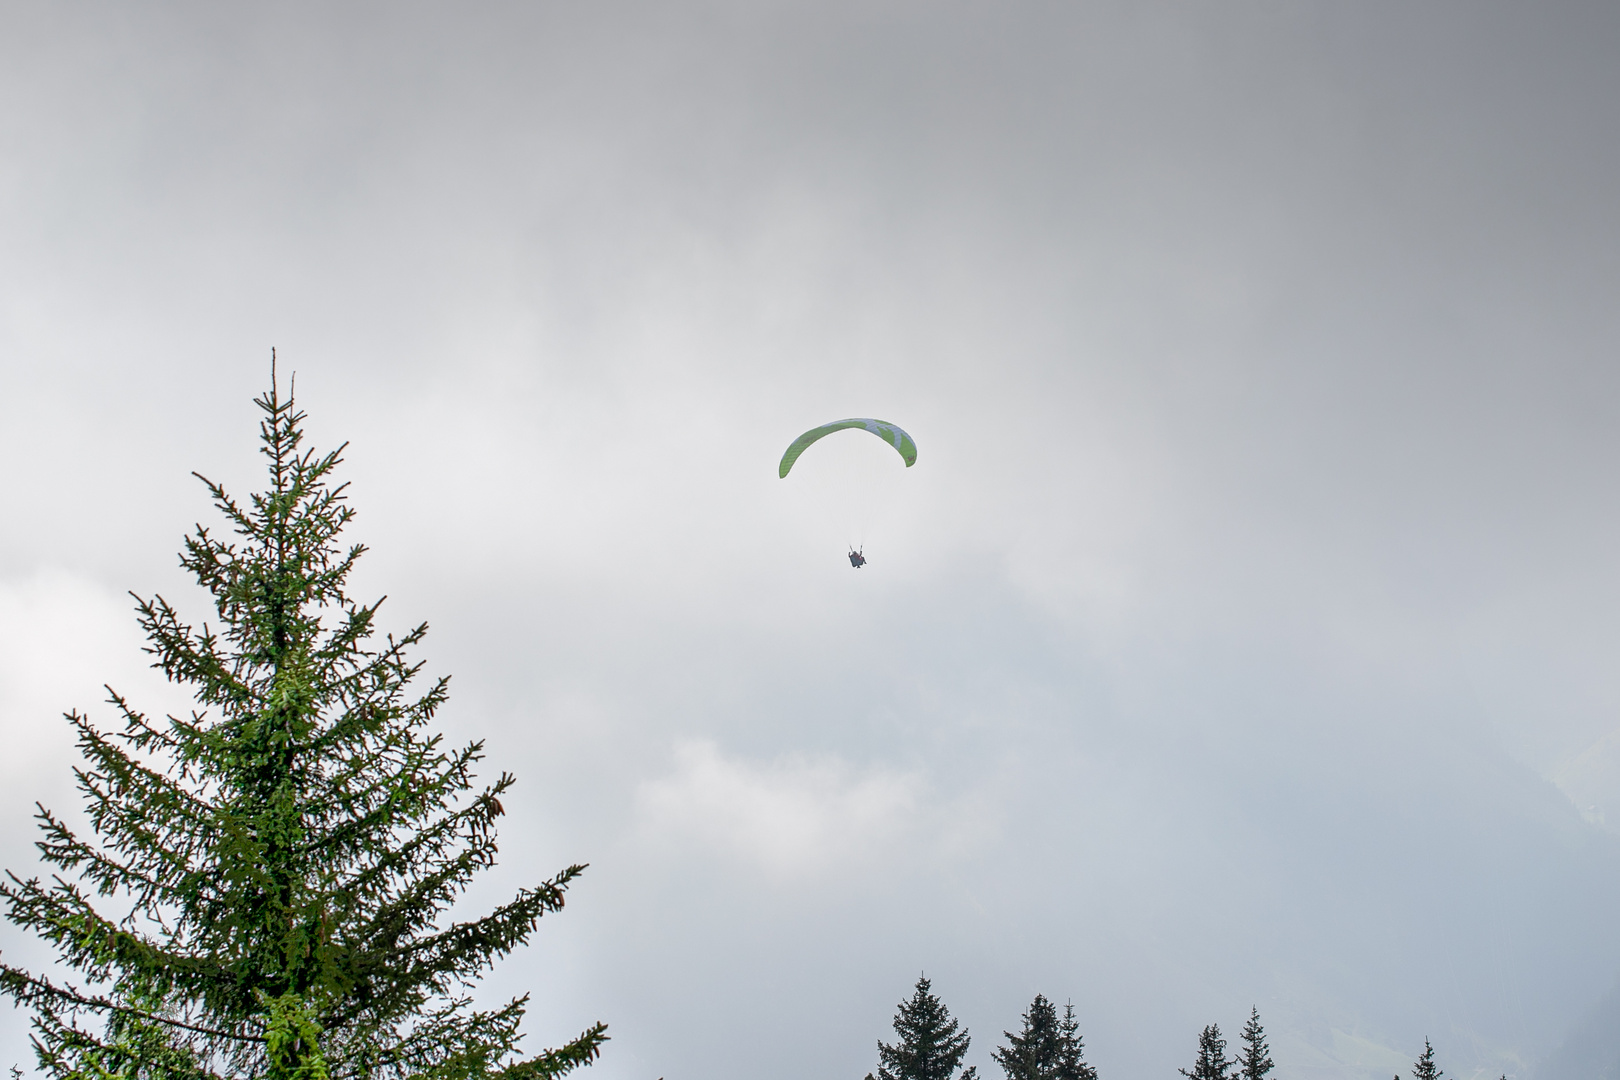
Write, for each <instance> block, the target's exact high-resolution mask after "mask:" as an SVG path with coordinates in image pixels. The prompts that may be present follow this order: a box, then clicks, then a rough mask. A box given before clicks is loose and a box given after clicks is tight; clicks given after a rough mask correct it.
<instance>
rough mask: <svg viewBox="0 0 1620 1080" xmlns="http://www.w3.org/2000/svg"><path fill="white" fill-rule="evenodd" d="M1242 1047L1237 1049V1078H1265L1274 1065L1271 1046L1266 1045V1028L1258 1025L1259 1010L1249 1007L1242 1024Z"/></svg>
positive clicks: (1249, 1079) (1253, 1079)
mask: <svg viewBox="0 0 1620 1080" xmlns="http://www.w3.org/2000/svg"><path fill="white" fill-rule="evenodd" d="M1239 1037H1240V1038H1241V1039H1242V1040H1243V1049H1242V1050H1240V1051H1238V1056H1237V1069H1238V1078H1239V1080H1265V1077H1266V1074H1267V1073H1269V1072H1271V1070H1272V1069H1273V1068H1275V1066H1274V1065H1273V1064H1272V1062H1271V1056H1270V1051H1271V1048H1270V1047H1269V1046H1267V1045H1266V1029H1265V1028H1263V1027H1261V1026H1260V1010H1259V1008H1258V1007H1256V1006H1253V1005H1251V1006H1250V1007H1249V1022H1248V1023H1247V1024H1244V1025H1243V1033H1242V1035H1241V1036H1239Z"/></svg>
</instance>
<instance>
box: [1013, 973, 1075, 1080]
mask: <svg viewBox="0 0 1620 1080" xmlns="http://www.w3.org/2000/svg"><path fill="white" fill-rule="evenodd" d="M1023 1021H1024V1029H1023V1031H1022V1032H1021V1033H1019V1034H1017V1035H1014V1034H1013V1033H1012V1032H1010V1031H1004V1032H1002V1034H1003V1035H1004V1036H1006V1038H1007V1045H1006V1046H1005V1047H1002V1048H1001V1049H998V1050H996V1051H994V1053H993V1054H992V1055H991V1056H992V1057H994V1058H995V1060H996V1063H997V1064H998V1065H1000V1066H1001V1071H1002V1072H1004V1073H1005V1074H1006V1075H1007V1080H1097V1070H1096V1069H1094V1068H1093V1067H1092V1066H1090V1065H1088V1064H1086V1059H1085V1041H1084V1040H1083V1039H1082V1038H1081V1037H1080V1022H1079V1021H1078V1020H1076V1019H1075V1018H1074V1004H1073V1003H1072V1002H1070V1003H1069V1004H1068V1005H1065V1006H1064V1010H1063V1018H1062V1019H1061V1020H1060V1019H1059V1018H1058V1014H1057V1008H1056V1007H1055V1006H1054V1005H1053V1004H1052V1002H1051V1001H1049V1000H1047V998H1046V995H1044V994H1036V995H1035V1000H1034V1001H1033V1002H1031V1003H1030V1006H1029V1009H1028V1010H1027V1011H1025V1013H1024V1016H1023Z"/></svg>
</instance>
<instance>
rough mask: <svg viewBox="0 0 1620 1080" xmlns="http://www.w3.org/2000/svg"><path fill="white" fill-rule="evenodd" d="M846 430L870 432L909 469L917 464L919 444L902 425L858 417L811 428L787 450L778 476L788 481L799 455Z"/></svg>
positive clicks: (779, 467)
mask: <svg viewBox="0 0 1620 1080" xmlns="http://www.w3.org/2000/svg"><path fill="white" fill-rule="evenodd" d="M846 428H861V429H862V430H864V431H870V432H871V433H872V434H873V435H876V436H877V437H878V438H880V439H882V440H883V441H884V442H886V443H888V444H889V445H890V446H892V447H894V448H895V450H897V451H898V452H899V454H900V457H901V458H903V459H904V460H905V463H906V468H908V469H909V468H911V467H912V466H913V465H915V464H917V444H916V443H915V442H913V441H912V439H911V436H910V435H907V434H906V433H905V432H904V431H902V430H900V425H898V424H891V423H889V422H888V421H887V420H868V419H862V418H859V417H857V418H856V419H853V420H834V421H833V422H832V423H830V424H822V425H821V426H820V427H817V428H811V429H810V430H809V431H807V432H805V433H804V434H803V435H800V436H799V437H798V438H797V439H794V440H793V443H792V445H791V446H789V447H788V448H787V453H785V454H783V455H782V463H781V464H780V465H778V466H777V467H776V475H777V476H779V477H781V478H783V479H786V478H787V474H788V470H789V469H791V468H793V463H794V462H795V461H798V460H799V455H800V454H802V453H804V452H805V450H806V449H808V448H809V446H810V444H811V443H813V442H815V441H817V440H818V439H825V438H826V437H827V436H828V435H831V434H832V433H833V432H835V431H843V430H844V429H846Z"/></svg>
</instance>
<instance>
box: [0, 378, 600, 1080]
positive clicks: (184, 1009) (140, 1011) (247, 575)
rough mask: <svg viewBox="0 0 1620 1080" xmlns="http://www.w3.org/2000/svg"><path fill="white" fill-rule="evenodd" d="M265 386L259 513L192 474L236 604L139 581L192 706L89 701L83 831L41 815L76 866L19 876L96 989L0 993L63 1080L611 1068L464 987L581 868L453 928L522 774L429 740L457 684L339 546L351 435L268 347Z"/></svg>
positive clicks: (225, 597)
mask: <svg viewBox="0 0 1620 1080" xmlns="http://www.w3.org/2000/svg"><path fill="white" fill-rule="evenodd" d="M255 404H257V405H258V407H259V408H260V410H261V411H262V413H263V417H262V420H261V423H260V442H261V450H262V452H263V454H264V455H265V457H266V459H267V461H268V466H269V482H268V486H267V487H266V489H265V490H264V491H262V492H261V493H259V494H255V495H253V496H252V497H251V498H250V499H249V500H248V501H247V502H246V503H245V504H244V503H242V502H239V501H238V500H236V499H234V498H232V496H231V495H229V494H228V493H227V492H226V491H225V489H224V488H223V487H222V486H221V485H219V484H216V483H213V482H211V481H209V480H207V479H206V478H203V477H201V476H199V477H198V478H199V479H200V480H202V481H203V483H204V484H205V485H206V487H207V490H208V492H209V494H210V496H211V497H212V500H213V503H214V505H215V507H216V508H217V509H218V510H219V511H220V513H221V514H222V515H223V517H224V519H225V521H226V523H227V525H228V528H229V530H230V532H233V533H234V534H235V535H234V537H229V536H228V535H227V537H223V538H222V537H221V536H217V535H216V534H215V533H213V532H211V531H210V530H209V529H207V528H205V527H202V526H200V525H199V526H198V527H197V529H196V531H195V532H194V533H192V534H191V535H190V536H188V537H187V538H186V539H185V542H184V550H183V551H182V552H181V556H180V563H181V566H182V567H184V569H185V570H186V571H188V572H189V573H190V574H191V575H192V576H194V577H195V578H196V580H197V582H198V583H199V584H200V585H201V586H202V587H203V588H204V589H206V590H207V592H208V593H209V595H210V597H211V600H212V604H213V608H214V613H215V618H216V621H214V622H212V623H209V622H204V623H202V624H201V626H200V627H199V626H197V625H194V624H192V623H190V622H188V621H186V619H185V618H184V617H183V616H182V615H181V613H180V611H179V610H178V609H177V608H175V607H173V606H171V605H170V603H169V602H168V601H167V600H165V599H164V598H162V597H161V596H154V597H152V598H150V599H141V598H139V597H137V605H136V610H137V611H138V613H139V622H140V625H141V627H142V629H143V630H144V631H145V632H146V635H147V639H148V643H149V644H148V646H147V651H148V652H149V653H150V654H151V655H152V656H153V658H154V663H153V666H154V667H156V668H159V669H161V670H162V671H163V673H164V674H165V675H166V676H167V677H168V678H169V679H170V680H171V681H172V682H175V683H177V684H181V685H184V686H186V687H188V688H189V689H190V691H191V692H192V694H193V697H194V700H195V703H196V704H195V707H194V709H193V711H192V712H191V713H190V714H189V715H188V716H185V717H180V718H177V717H168V718H165V719H161V720H160V719H154V718H152V717H149V716H148V715H146V714H145V713H143V712H141V711H139V710H138V709H137V708H136V706H135V705H134V704H132V703H131V702H129V701H127V700H126V699H125V698H124V697H123V696H121V695H120V694H118V693H117V692H116V691H113V690H111V689H109V694H110V695H111V696H110V699H109V700H110V703H111V705H112V706H113V708H114V710H115V712H116V714H117V716H118V718H119V720H120V723H119V724H117V725H115V726H114V727H112V728H111V729H107V728H103V727H102V726H99V725H98V724H97V723H95V722H93V721H92V720H91V719H90V718H89V717H88V716H87V715H85V714H81V713H79V712H77V711H75V712H70V713H68V714H67V721H68V723H69V724H71V725H72V727H73V729H74V731H75V733H76V735H77V739H78V747H79V751H80V753H81V754H82V756H83V759H84V762H83V764H82V765H81V766H80V767H79V768H77V769H76V770H75V773H76V776H77V778H78V787H79V790H80V792H81V793H82V795H83V798H84V801H85V809H86V820H87V823H88V831H86V832H85V833H84V834H83V835H81V834H80V833H79V832H77V831H75V830H74V829H73V828H72V827H71V826H70V824H69V822H68V821H67V820H66V819H64V818H62V817H60V816H58V815H57V814H56V813H54V812H52V811H50V810H47V809H45V808H44V807H41V808H40V809H39V812H38V814H37V819H38V822H39V828H40V830H41V833H42V838H41V839H40V841H39V843H38V847H39V850H40V852H41V855H42V857H43V859H44V861H45V862H46V863H48V864H52V865H53V866H54V868H55V871H56V873H55V875H54V876H53V877H52V878H51V879H50V880H49V881H41V880H40V879H38V878H29V879H26V880H24V879H20V878H18V877H17V876H15V875H12V876H10V879H9V881H5V882H0V898H3V901H4V903H5V905H6V915H7V917H8V918H9V919H10V920H11V921H12V922H13V923H15V924H17V925H18V926H20V927H23V928H24V929H26V930H29V931H31V932H33V933H34V934H36V935H37V936H39V937H40V938H43V939H44V940H46V941H48V942H49V943H51V944H52V945H53V946H54V947H55V949H56V952H57V954H58V957H59V960H60V964H61V965H62V966H63V967H64V968H67V969H72V970H74V971H76V972H77V973H78V977H79V979H80V980H81V982H79V983H69V982H66V981H62V980H61V979H60V978H56V977H52V978H48V977H46V976H44V975H41V974H36V973H31V972H29V971H25V970H23V969H21V968H18V967H14V966H11V965H3V966H0V990H3V991H4V992H5V993H6V994H8V995H9V996H10V997H11V998H13V1000H14V1001H15V1002H16V1003H17V1004H18V1005H21V1006H24V1007H27V1008H28V1009H29V1010H30V1011H31V1012H32V1013H33V1023H34V1045H35V1050H36V1053H37V1056H38V1059H39V1063H40V1065H41V1067H42V1068H43V1069H44V1070H45V1071H46V1072H48V1073H50V1074H52V1075H53V1076H55V1077H58V1078H63V1080H247V1078H252V1080H406V1078H410V1080H417V1078H420V1080H546V1078H549V1077H555V1076H560V1075H561V1074H563V1073H565V1072H568V1071H569V1070H571V1069H573V1068H574V1067H576V1066H578V1065H582V1064H585V1063H588V1062H590V1061H591V1060H593V1059H594V1058H595V1057H596V1056H597V1054H598V1053H599V1051H600V1048H601V1045H602V1043H603V1041H604V1040H605V1039H606V1035H605V1033H604V1030H605V1029H604V1027H603V1025H600V1024H597V1025H594V1026H592V1027H591V1028H590V1029H588V1030H587V1031H585V1032H584V1033H583V1034H581V1035H580V1036H579V1037H578V1038H576V1039H575V1040H573V1041H572V1042H570V1043H568V1044H567V1045H565V1046H563V1047H561V1048H559V1049H555V1050H546V1051H543V1052H541V1053H538V1054H534V1055H532V1056H527V1057H524V1056H521V1055H520V1054H519V1053H518V1043H519V1039H520V1034H519V1023H520V1021H521V1019H522V1017H523V1013H524V1008H525V1004H526V1001H527V996H524V997H519V998H515V999H513V1000H511V1001H508V1002H506V1003H504V1004H499V1003H497V1004H495V1005H494V1006H493V1007H488V1008H475V1007H474V1006H473V1004H472V1002H471V1000H470V998H469V991H470V989H471V987H472V986H473V985H474V984H475V983H476V982H477V980H478V979H479V978H481V977H482V975H483V973H484V972H485V971H486V970H487V969H488V968H489V967H490V966H491V965H492V964H493V962H494V961H495V960H497V959H498V958H500V957H501V956H503V955H505V954H506V953H509V952H511V951H512V950H513V949H514V948H516V947H518V946H519V945H521V944H523V943H524V942H525V941H526V940H527V939H528V938H529V937H530V935H531V934H532V933H533V932H534V931H535V929H536V922H537V920H538V919H539V918H540V917H541V916H542V915H545V914H547V913H548V912H555V911H557V910H559V909H560V908H561V907H562V906H563V898H564V892H565V890H566V889H567V887H568V886H569V884H570V883H571V882H572V881H573V880H574V878H575V877H576V876H577V875H578V874H579V873H580V872H581V870H583V867H581V866H570V867H568V868H567V869H565V870H563V871H562V872H561V873H560V874H558V875H556V876H555V877H553V878H551V879H550V880H547V881H542V882H541V883H539V884H538V885H536V886H535V887H533V888H528V889H524V890H522V891H520V892H519V893H518V895H517V896H516V897H515V898H513V899H512V900H511V901H510V902H508V903H506V904H504V905H502V906H499V907H497V908H496V909H495V910H494V911H492V912H490V913H489V914H487V915H484V916H483V917H480V918H474V919H471V920H468V921H451V919H450V917H449V913H448V909H449V907H450V905H451V904H452V903H453V902H454V901H455V899H456V898H457V897H458V895H460V894H461V893H462V892H463V891H464V890H465V888H466V886H467V884H468V882H469V880H470V879H471V878H472V876H473V875H474V874H476V873H477V872H478V871H480V870H484V869H487V868H488V867H489V866H490V865H491V864H492V863H493V862H494V859H495V854H496V844H495V830H494V822H495V819H496V818H497V817H498V816H500V814H501V813H502V807H501V802H500V796H501V795H502V794H503V793H505V791H506V790H507V788H508V787H510V786H511V784H512V782H513V778H512V777H511V776H509V775H506V774H504V773H503V774H502V775H500V776H499V778H498V779H496V780H495V781H494V783H492V784H488V785H487V786H482V787H479V786H478V784H477V782H476V780H475V778H474V767H475V765H476V763H477V762H478V761H479V760H480V759H481V758H482V756H483V744H482V743H480V742H474V743H471V744H469V745H466V746H462V747H459V748H454V747H449V746H446V745H445V743H444V741H443V737H442V736H441V735H439V734H436V733H435V732H433V731H432V730H431V728H430V724H431V721H432V720H433V717H434V714H435V713H436V712H437V711H438V709H439V708H440V706H442V705H443V704H444V702H445V700H446V694H447V682H448V680H446V679H443V678H441V679H438V680H436V681H434V682H432V683H431V684H429V685H427V686H426V687H425V689H424V688H422V687H419V686H413V680H415V679H416V677H417V676H418V675H419V673H420V672H421V669H422V664H421V662H420V661H419V660H415V659H413V658H411V656H410V653H411V651H412V650H413V648H414V647H415V646H416V645H417V644H418V643H419V642H421V640H422V639H423V636H424V634H425V633H426V631H427V627H426V625H425V624H423V625H419V626H417V627H416V628H415V629H413V630H410V631H409V632H407V633H405V634H403V635H402V636H400V637H397V638H396V637H395V636H393V635H391V634H390V635H386V636H383V637H382V638H380V639H379V638H378V636H377V634H378V631H377V628H376V625H375V624H376V618H377V611H378V607H379V605H380V603H381V601H378V602H376V603H371V604H363V603H360V602H358V601H356V600H354V599H353V598H351V597H350V595H349V594H348V593H347V592H346V591H345V589H346V581H347V579H348V577H349V575H350V572H351V571H352V570H353V568H354V566H355V562H356V560H357V559H358V558H359V557H360V556H361V554H362V553H363V552H364V550H365V549H364V548H363V547H362V546H361V545H358V544H356V545H351V546H347V547H344V546H342V544H341V543H340V534H341V533H342V531H343V529H344V527H345V526H346V525H348V524H349V522H350V521H351V519H352V518H353V516H354V511H353V509H352V508H351V507H350V505H349V504H348V502H347V498H346V492H345V485H343V484H339V483H335V482H334V479H333V473H334V470H335V469H336V468H337V466H338V465H339V462H340V455H341V453H342V451H343V449H344V448H343V447H339V448H338V449H337V450H336V451H333V452H331V453H327V454H317V453H316V452H314V451H313V450H308V449H305V448H304V446H303V433H302V422H303V419H304V417H303V414H302V413H300V412H298V411H297V410H296V409H295V407H294V404H293V400H292V397H291V395H290V393H289V395H288V396H287V397H286V398H285V399H283V398H282V397H281V396H280V392H279V389H278V387H277V385H276V381H275V376H274V367H273V365H272V374H271V389H270V390H269V392H268V393H266V394H265V395H263V396H262V397H260V398H257V399H256V400H255ZM103 898H110V899H103Z"/></svg>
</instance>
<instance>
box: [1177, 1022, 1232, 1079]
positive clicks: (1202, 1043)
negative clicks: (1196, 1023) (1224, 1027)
mask: <svg viewBox="0 0 1620 1080" xmlns="http://www.w3.org/2000/svg"><path fill="white" fill-rule="evenodd" d="M1234 1064H1236V1063H1235V1062H1233V1061H1230V1060H1228V1058H1227V1056H1226V1040H1225V1039H1223V1038H1221V1029H1220V1028H1219V1027H1218V1026H1216V1025H1215V1024H1211V1025H1209V1027H1207V1028H1205V1029H1204V1030H1203V1031H1202V1032H1200V1033H1199V1035H1198V1060H1197V1061H1195V1062H1194V1063H1193V1067H1192V1072H1188V1071H1187V1070H1186V1069H1178V1070H1176V1071H1177V1072H1179V1073H1181V1075H1182V1076H1185V1077H1188V1078H1189V1080H1227V1077H1228V1076H1229V1074H1230V1072H1231V1069H1232V1066H1233V1065H1234Z"/></svg>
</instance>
